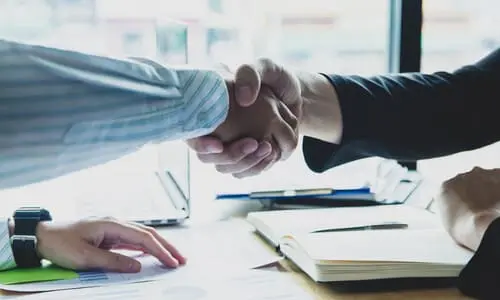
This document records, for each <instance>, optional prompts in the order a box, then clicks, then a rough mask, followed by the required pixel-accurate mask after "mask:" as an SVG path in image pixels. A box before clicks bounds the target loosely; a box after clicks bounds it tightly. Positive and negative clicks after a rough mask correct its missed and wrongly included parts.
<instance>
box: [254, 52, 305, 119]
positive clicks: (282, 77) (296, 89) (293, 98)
mask: <svg viewBox="0 0 500 300" xmlns="http://www.w3.org/2000/svg"><path fill="white" fill-rule="evenodd" d="M255 69H256V71H257V73H258V75H259V78H260V81H261V84H265V85H267V86H269V87H270V88H271V89H272V90H273V92H274V93H275V94H276V95H277V96H278V98H279V99H280V100H281V101H283V102H284V103H285V104H286V105H287V106H289V107H291V108H292V110H293V111H294V113H297V114H299V111H298V109H299V108H300V107H301V105H300V103H301V95H300V91H301V89H300V83H299V81H298V79H297V78H296V77H295V76H294V75H293V74H292V73H290V71H288V70H286V69H285V68H283V67H281V66H279V65H277V64H276V63H274V62H273V61H272V60H270V59H267V58H262V59H259V60H258V61H257V63H256V65H255Z"/></svg>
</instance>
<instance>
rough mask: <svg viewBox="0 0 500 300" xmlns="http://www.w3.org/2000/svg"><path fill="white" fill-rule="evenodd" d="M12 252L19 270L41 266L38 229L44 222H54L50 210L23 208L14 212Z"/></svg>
mask: <svg viewBox="0 0 500 300" xmlns="http://www.w3.org/2000/svg"><path fill="white" fill-rule="evenodd" d="M13 218H14V234H13V235H12V237H11V245H12V252H13V254H14V260H15V262H16V265H17V267H18V268H35V267H40V266H41V259H40V257H39V256H38V253H37V242H38V240H37V237H36V227H37V225H38V223H40V222H42V221H52V217H51V216H50V213H49V211H48V210H46V209H44V208H41V207H21V208H19V209H18V210H16V211H15V212H14V216H13Z"/></svg>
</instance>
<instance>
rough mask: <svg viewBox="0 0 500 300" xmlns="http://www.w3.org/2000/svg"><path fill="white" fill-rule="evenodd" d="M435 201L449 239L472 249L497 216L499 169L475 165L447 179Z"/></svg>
mask: <svg viewBox="0 0 500 300" xmlns="http://www.w3.org/2000/svg"><path fill="white" fill-rule="evenodd" d="M436 202H437V204H438V207H439V211H440V213H441V215H442V219H443V221H444V226H445V228H446V229H447V230H448V232H449V233H450V235H451V236H452V237H453V239H454V240H455V241H456V242H457V243H459V244H461V245H463V246H465V247H467V248H469V249H471V250H473V251H476V250H477V249H478V247H479V244H480V243H481V240H482V238H483V236H484V233H485V231H486V229H487V228H488V226H489V225H490V224H491V223H492V222H493V221H494V220H495V219H496V218H498V217H500V169H492V170H485V169H481V168H477V167H476V168H474V169H473V170H471V171H469V172H466V173H463V174H459V175H457V176H456V177H454V178H451V179H450V180H448V181H446V182H444V183H443V185H442V188H441V191H440V193H439V195H438V196H437V197H436Z"/></svg>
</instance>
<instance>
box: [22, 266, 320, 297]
mask: <svg viewBox="0 0 500 300" xmlns="http://www.w3.org/2000/svg"><path fill="white" fill-rule="evenodd" d="M212 272H215V273H217V276H215V277H216V278H214V276H212V277H210V276H209V277H206V276H194V277H192V278H186V279H185V280H162V281H155V282H147V283H137V284H129V285H120V286H110V287H98V288H88V289H76V290H66V291H56V292H49V293H41V294H33V295H29V296H24V297H22V299H23V300H60V299H61V300H62V299H64V300H66V299H72V300H87V299H92V300H116V299H120V300H142V299H168V300H220V299H238V300H257V299H258V300H312V299H314V298H313V297H312V295H311V294H310V293H308V292H307V291H306V290H304V289H303V288H301V287H300V286H298V285H297V282H296V281H294V280H293V278H291V276H290V274H287V273H283V272H276V271H257V270H246V271H241V272H238V273H231V274H230V275H224V274H221V273H220V272H217V271H216V270H212Z"/></svg>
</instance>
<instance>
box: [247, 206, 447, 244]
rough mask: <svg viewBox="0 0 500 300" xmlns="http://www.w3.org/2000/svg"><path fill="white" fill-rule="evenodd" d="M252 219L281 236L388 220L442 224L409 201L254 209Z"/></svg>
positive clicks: (416, 225)
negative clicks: (364, 204) (284, 208)
mask: <svg viewBox="0 0 500 300" xmlns="http://www.w3.org/2000/svg"><path fill="white" fill-rule="evenodd" d="M248 221H249V222H250V223H251V224H253V225H254V226H255V227H257V229H260V228H259V225H260V226H262V224H265V225H264V226H265V227H267V228H269V230H270V231H272V235H273V236H276V237H278V238H280V237H282V236H284V235H286V234H290V233H298V232H312V231H314V230H321V229H334V228H343V227H352V226H365V225H374V224H380V223H384V222H400V223H405V224H408V227H409V228H412V229H424V228H427V229H428V228H440V227H441V223H440V221H439V219H438V218H437V217H436V215H434V214H432V213H430V212H428V211H426V210H423V209H420V208H415V207H411V206H408V205H390V206H372V207H345V208H326V209H325V208H323V209H301V210H285V211H270V212H258V213H250V214H249V215H248Z"/></svg>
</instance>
